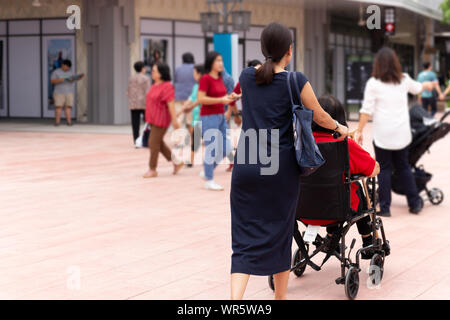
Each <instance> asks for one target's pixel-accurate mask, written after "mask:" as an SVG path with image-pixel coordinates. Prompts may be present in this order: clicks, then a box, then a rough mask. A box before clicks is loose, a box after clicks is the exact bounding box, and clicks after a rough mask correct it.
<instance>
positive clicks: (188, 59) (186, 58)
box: [182, 52, 195, 63]
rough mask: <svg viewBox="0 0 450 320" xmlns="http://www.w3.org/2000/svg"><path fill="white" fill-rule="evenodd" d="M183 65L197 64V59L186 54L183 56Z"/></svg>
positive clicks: (188, 53)
mask: <svg viewBox="0 0 450 320" xmlns="http://www.w3.org/2000/svg"><path fill="white" fill-rule="evenodd" d="M182 59H183V63H195V59H194V56H193V54H192V53H190V52H186V53H184V54H183V56H182Z"/></svg>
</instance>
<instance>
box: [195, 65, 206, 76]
mask: <svg viewBox="0 0 450 320" xmlns="http://www.w3.org/2000/svg"><path fill="white" fill-rule="evenodd" d="M194 69H195V71H197V72H198V73H200V74H205V66H204V65H202V64H197V65H195V66H194Z"/></svg>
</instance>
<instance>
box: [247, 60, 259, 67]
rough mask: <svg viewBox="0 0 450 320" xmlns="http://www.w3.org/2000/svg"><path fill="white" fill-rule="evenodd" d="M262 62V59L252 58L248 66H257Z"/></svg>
mask: <svg viewBox="0 0 450 320" xmlns="http://www.w3.org/2000/svg"><path fill="white" fill-rule="evenodd" d="M261 64H262V62H261V61H259V60H256V59H255V60H250V61H249V62H248V64H247V67H256V66H258V65H261Z"/></svg>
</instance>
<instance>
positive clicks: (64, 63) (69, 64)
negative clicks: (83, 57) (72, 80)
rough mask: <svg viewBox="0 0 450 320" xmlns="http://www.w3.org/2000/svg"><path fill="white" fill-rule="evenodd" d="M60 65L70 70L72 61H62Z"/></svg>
mask: <svg viewBox="0 0 450 320" xmlns="http://www.w3.org/2000/svg"><path fill="white" fill-rule="evenodd" d="M62 64H63V65H65V66H68V67H69V68H72V61H70V60H69V59H66V60H64V61H63V62H62Z"/></svg>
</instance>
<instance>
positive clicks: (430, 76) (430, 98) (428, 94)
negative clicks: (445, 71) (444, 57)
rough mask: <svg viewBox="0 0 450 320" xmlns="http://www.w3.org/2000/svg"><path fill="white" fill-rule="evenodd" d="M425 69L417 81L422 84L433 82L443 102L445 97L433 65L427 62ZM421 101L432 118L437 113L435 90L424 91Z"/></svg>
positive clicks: (424, 65)
mask: <svg viewBox="0 0 450 320" xmlns="http://www.w3.org/2000/svg"><path fill="white" fill-rule="evenodd" d="M423 69H424V70H423V71H422V72H420V73H419V75H418V76H417V81H419V82H420V83H423V82H426V81H431V82H432V83H433V84H434V86H433V89H435V90H436V91H437V93H438V94H439V100H443V99H444V95H443V94H442V91H441V87H440V86H439V79H438V77H437V76H436V73H434V72H433V67H432V65H431V63H430V62H425V63H424V64H423ZM421 99H422V107H423V108H424V109H425V110H426V111H427V112H430V114H431V115H432V116H434V115H435V114H436V112H437V101H436V97H435V96H434V93H433V90H423V92H422V94H421ZM428 108H430V110H431V111H428Z"/></svg>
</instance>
